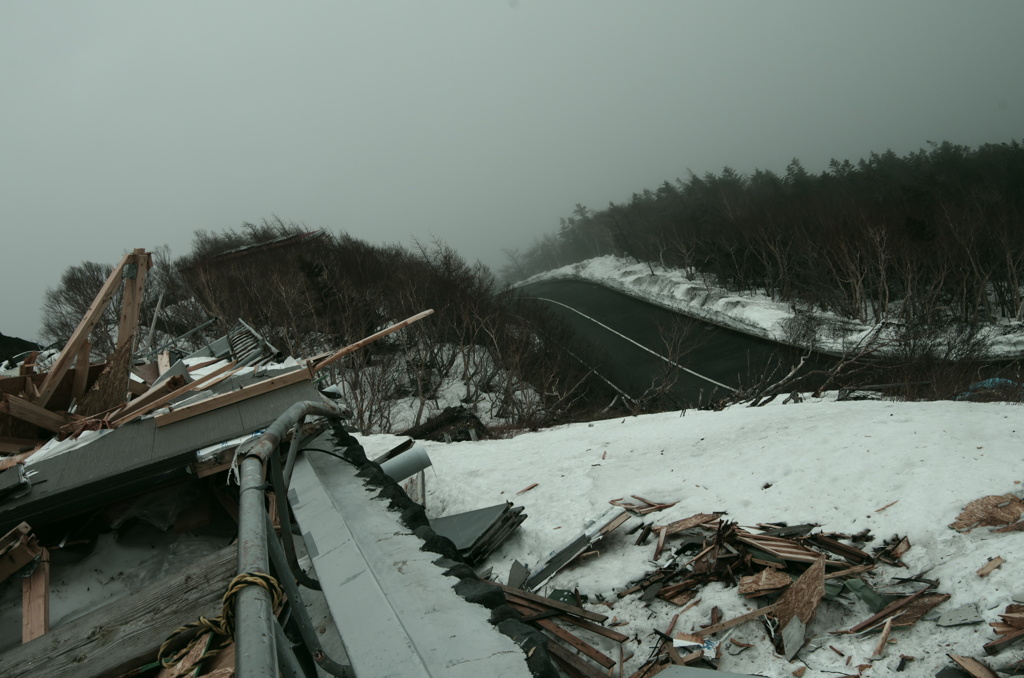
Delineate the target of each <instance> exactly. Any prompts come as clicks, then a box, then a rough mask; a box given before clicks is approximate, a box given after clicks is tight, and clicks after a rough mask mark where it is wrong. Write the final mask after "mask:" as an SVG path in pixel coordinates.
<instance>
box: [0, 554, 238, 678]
mask: <svg viewBox="0 0 1024 678" xmlns="http://www.w3.org/2000/svg"><path fill="white" fill-rule="evenodd" d="M236 558H237V549H236V547H234V546H229V547H227V548H224V549H222V550H220V551H218V552H216V553H213V554H211V555H209V556H207V557H205V558H202V559H200V560H197V561H196V562H195V563H194V564H192V565H191V566H190V567H186V568H184V569H182V570H181V571H179V572H177V573H176V574H173V575H170V576H168V577H164V578H163V579H160V580H159V581H156V582H154V583H152V584H150V585H149V586H146V587H145V588H143V589H141V590H139V591H137V592H135V593H133V594H132V595H130V596H126V597H124V598H122V599H120V600H117V601H115V602H113V603H110V604H108V605H105V606H103V607H101V608H99V609H98V610H95V611H93V612H90V613H89V614H87V615H84V616H82V617H80V618H78V619H75V620H74V621H71V622H67V623H63V624H60V625H59V626H57V627H55V628H54V629H53V630H52V631H50V632H49V633H47V634H46V635H44V636H42V637H40V638H37V639H35V640H33V641H32V642H31V643H26V644H25V645H20V646H18V647H16V648H13V649H11V650H8V651H7V652H5V653H3V654H0V666H3V674H4V677H5V678H29V677H31V678H60V677H62V676H76V678H99V677H100V676H116V675H120V674H122V673H124V672H126V671H130V670H132V669H135V668H138V667H139V666H142V665H144V664H148V663H150V662H152V661H153V658H154V657H155V656H156V652H157V649H159V647H160V644H161V643H163V641H164V640H165V639H166V638H167V635H168V634H169V633H170V632H171V631H173V630H174V629H176V628H178V627H179V626H181V625H182V624H185V623H187V622H191V621H195V620H196V618H198V617H199V616H200V615H205V616H207V617H213V616H215V615H217V614H219V613H220V610H221V597H222V596H223V595H224V591H225V589H226V588H227V585H228V583H229V582H230V581H231V578H232V577H233V576H234V575H235V564H236V563H235V560H236Z"/></svg>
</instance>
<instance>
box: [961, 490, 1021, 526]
mask: <svg viewBox="0 0 1024 678" xmlns="http://www.w3.org/2000/svg"><path fill="white" fill-rule="evenodd" d="M1022 513H1024V500H1022V499H1020V498H1019V497H1017V496H1016V495H1013V494H998V495H996V494H993V495H989V496H987V497H981V498H980V499H975V500H974V501H972V502H971V503H969V504H967V506H965V507H964V510H963V511H961V512H960V515H958V516H957V517H956V520H955V521H953V522H952V523H950V525H949V526H950V527H952V528H953V529H954V530H959V531H961V532H970V531H971V530H973V529H974V528H976V527H995V526H997V525H1008V524H1010V523H1015V522H1017V521H1018V520H1020V517H1021V514H1022Z"/></svg>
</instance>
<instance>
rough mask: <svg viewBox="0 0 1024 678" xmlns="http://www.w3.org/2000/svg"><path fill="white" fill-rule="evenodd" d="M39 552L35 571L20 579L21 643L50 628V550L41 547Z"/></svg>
mask: <svg viewBox="0 0 1024 678" xmlns="http://www.w3.org/2000/svg"><path fill="white" fill-rule="evenodd" d="M40 553H41V555H42V558H40V559H39V564H38V565H36V571H35V572H33V573H32V576H31V577H27V578H25V579H23V580H22V581H21V642H22V643H27V642H29V641H30V640H35V639H36V638H38V637H39V636H41V635H43V634H44V633H46V632H47V631H49V630H50V552H49V551H47V550H46V549H45V548H43V549H40Z"/></svg>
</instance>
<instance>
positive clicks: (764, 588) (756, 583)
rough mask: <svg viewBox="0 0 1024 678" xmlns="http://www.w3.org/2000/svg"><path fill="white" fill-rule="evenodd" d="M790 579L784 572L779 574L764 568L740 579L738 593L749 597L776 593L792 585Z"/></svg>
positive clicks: (772, 569) (771, 569)
mask: <svg viewBox="0 0 1024 678" xmlns="http://www.w3.org/2000/svg"><path fill="white" fill-rule="evenodd" d="M792 581H793V580H792V579H790V578H789V575H788V574H786V573H785V572H779V571H778V570H776V569H775V568H772V567H766V568H764V569H763V570H761V571H760V572H758V573H757V574H752V575H750V576H747V577H740V585H739V593H740V595H744V596H749V595H751V594H755V593H765V592H768V591H778V590H779V589H782V588H785V587H787V586H789V585H790V584H791V583H792Z"/></svg>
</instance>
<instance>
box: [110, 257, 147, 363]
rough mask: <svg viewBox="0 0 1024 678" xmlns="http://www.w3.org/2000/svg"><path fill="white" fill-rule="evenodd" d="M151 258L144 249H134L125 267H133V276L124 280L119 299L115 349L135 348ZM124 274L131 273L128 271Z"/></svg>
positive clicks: (129, 350) (129, 349)
mask: <svg viewBox="0 0 1024 678" xmlns="http://www.w3.org/2000/svg"><path fill="white" fill-rule="evenodd" d="M151 263H152V257H151V256H150V254H149V252H147V251H146V250H145V249H141V248H140V249H136V250H135V251H134V252H132V254H131V259H130V260H129V261H127V262H125V266H135V270H134V274H133V275H131V277H126V278H125V283H124V295H122V297H121V317H120V319H119V320H118V323H117V347H118V348H120V347H121V346H124V345H125V344H129V347H128V352H129V353H132V349H133V348H134V346H135V335H136V334H137V333H138V330H139V313H140V312H141V310H142V292H143V289H144V288H145V285H146V273H147V272H148V271H149V267H150V264H151ZM126 273H132V272H131V270H130V269H128V270H126Z"/></svg>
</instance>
